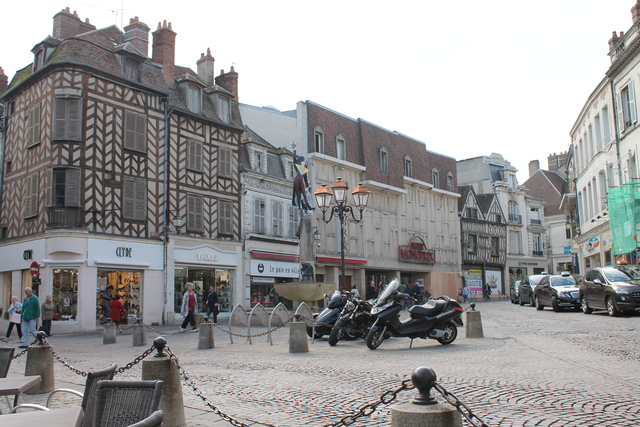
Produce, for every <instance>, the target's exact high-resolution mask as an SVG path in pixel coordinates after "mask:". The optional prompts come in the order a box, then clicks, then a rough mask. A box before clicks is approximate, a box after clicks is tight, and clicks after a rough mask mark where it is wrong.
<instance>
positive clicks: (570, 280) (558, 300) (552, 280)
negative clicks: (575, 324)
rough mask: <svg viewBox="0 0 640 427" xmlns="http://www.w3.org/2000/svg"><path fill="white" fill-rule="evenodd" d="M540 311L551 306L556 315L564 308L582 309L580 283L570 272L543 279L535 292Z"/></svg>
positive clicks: (534, 297)
mask: <svg viewBox="0 0 640 427" xmlns="http://www.w3.org/2000/svg"><path fill="white" fill-rule="evenodd" d="M533 299H534V300H535V303H536V308H537V309H538V310H543V309H544V308H545V306H551V308H553V311H555V312H556V313H557V312H558V311H562V309H563V308H573V309H579V308H580V290H579V289H578V282H577V281H576V279H575V277H573V276H572V275H571V274H570V273H569V272H568V271H563V272H562V274H554V275H550V276H545V277H543V278H542V279H541V280H540V282H538V284H537V285H536V287H535V289H534V290H533Z"/></svg>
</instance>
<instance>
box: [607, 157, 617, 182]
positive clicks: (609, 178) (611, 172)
mask: <svg viewBox="0 0 640 427" xmlns="http://www.w3.org/2000/svg"><path fill="white" fill-rule="evenodd" d="M607 185H608V186H609V187H615V186H616V181H615V175H614V169H613V163H610V164H608V165H607Z"/></svg>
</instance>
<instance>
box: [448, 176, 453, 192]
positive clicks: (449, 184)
mask: <svg viewBox="0 0 640 427" xmlns="http://www.w3.org/2000/svg"><path fill="white" fill-rule="evenodd" d="M447 191H453V174H451V173H448V174H447Z"/></svg>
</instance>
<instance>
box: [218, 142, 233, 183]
mask: <svg viewBox="0 0 640 427" xmlns="http://www.w3.org/2000/svg"><path fill="white" fill-rule="evenodd" d="M232 165H233V160H232V152H231V150H230V149H228V148H218V175H220V176H222V177H225V178H231V177H232V176H233V172H232V171H233V167H232Z"/></svg>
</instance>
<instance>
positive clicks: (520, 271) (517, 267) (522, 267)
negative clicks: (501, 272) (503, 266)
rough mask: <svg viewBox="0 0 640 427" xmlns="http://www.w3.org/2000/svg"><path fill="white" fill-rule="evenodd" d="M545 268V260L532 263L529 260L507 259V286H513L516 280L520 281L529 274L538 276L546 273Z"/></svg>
mask: <svg viewBox="0 0 640 427" xmlns="http://www.w3.org/2000/svg"><path fill="white" fill-rule="evenodd" d="M547 268H548V267H547V260H546V259H541V260H540V261H534V260H531V259H527V260H518V259H507V269H508V271H509V283H508V286H509V287H511V286H513V284H514V283H515V282H516V280H522V279H523V278H524V277H526V276H529V275H531V274H540V273H542V272H544V271H547Z"/></svg>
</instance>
